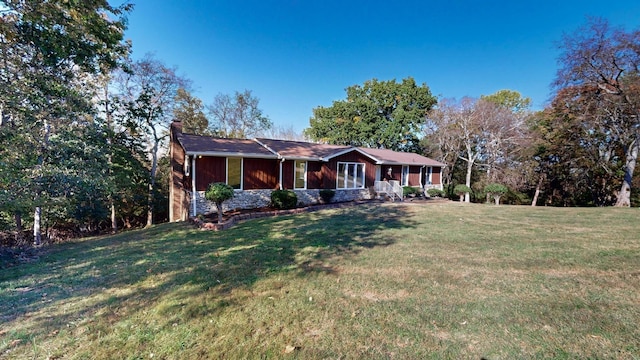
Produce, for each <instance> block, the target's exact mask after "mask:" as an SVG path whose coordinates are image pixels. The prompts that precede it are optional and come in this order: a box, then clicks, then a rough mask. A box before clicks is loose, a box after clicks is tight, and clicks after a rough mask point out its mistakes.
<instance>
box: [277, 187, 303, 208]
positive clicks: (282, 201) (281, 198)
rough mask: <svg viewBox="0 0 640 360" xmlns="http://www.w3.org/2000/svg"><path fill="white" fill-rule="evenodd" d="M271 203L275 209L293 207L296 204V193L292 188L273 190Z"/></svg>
mask: <svg viewBox="0 0 640 360" xmlns="http://www.w3.org/2000/svg"><path fill="white" fill-rule="evenodd" d="M271 205H273V207H275V208H276V209H293V208H295V207H296V205H298V195H296V193H295V192H293V191H292V190H273V191H272V192H271Z"/></svg>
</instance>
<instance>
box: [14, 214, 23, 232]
mask: <svg viewBox="0 0 640 360" xmlns="http://www.w3.org/2000/svg"><path fill="white" fill-rule="evenodd" d="M13 218H14V219H15V221H16V231H18V232H22V213H21V212H20V211H16V213H15V214H13Z"/></svg>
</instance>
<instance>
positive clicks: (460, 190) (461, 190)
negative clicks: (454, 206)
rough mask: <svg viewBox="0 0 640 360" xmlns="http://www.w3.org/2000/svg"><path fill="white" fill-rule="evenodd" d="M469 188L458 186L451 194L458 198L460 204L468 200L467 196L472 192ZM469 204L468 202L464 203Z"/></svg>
mask: <svg viewBox="0 0 640 360" xmlns="http://www.w3.org/2000/svg"><path fill="white" fill-rule="evenodd" d="M472 191H473V190H471V188H470V187H468V186H467V185H463V184H458V185H456V186H455V187H454V188H453V192H454V193H455V194H456V195H458V196H459V197H460V202H462V201H463V200H466V199H468V198H469V194H470V193H471V192H472ZM466 202H469V201H466Z"/></svg>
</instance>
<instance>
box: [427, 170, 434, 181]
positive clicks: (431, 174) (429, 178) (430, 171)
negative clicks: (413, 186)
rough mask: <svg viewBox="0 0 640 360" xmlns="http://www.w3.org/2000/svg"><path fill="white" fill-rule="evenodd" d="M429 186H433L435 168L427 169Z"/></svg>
mask: <svg viewBox="0 0 640 360" xmlns="http://www.w3.org/2000/svg"><path fill="white" fill-rule="evenodd" d="M427 185H433V166H429V167H427Z"/></svg>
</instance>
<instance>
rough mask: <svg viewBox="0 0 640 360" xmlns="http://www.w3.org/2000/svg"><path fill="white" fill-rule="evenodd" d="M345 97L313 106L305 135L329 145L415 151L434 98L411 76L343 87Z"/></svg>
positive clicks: (375, 80) (425, 87) (374, 80)
mask: <svg viewBox="0 0 640 360" xmlns="http://www.w3.org/2000/svg"><path fill="white" fill-rule="evenodd" d="M346 92H347V98H346V99H345V100H339V101H334V102H333V105H332V106H330V107H322V106H320V107H317V108H315V109H313V117H312V118H311V119H310V127H309V128H307V129H306V130H305V134H306V135H307V136H308V137H309V138H311V139H312V140H314V141H320V142H325V143H329V144H340V145H353V146H364V147H371V148H384V149H392V150H396V151H417V150H419V148H420V141H419V137H418V136H419V134H420V131H421V129H422V126H423V124H424V123H425V122H426V118H427V113H428V112H429V110H431V108H432V107H433V106H434V105H435V104H436V102H437V100H436V98H435V97H434V96H433V95H431V91H430V90H429V87H428V86H427V85H426V84H422V85H417V84H416V82H415V80H414V79H413V78H411V77H409V78H406V79H403V80H402V82H400V83H398V82H396V81H395V80H390V81H378V80H377V79H372V80H368V81H366V82H365V83H364V84H363V85H354V86H350V87H348V88H347V89H346Z"/></svg>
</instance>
